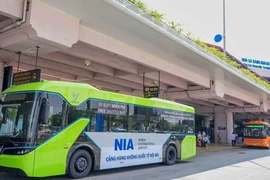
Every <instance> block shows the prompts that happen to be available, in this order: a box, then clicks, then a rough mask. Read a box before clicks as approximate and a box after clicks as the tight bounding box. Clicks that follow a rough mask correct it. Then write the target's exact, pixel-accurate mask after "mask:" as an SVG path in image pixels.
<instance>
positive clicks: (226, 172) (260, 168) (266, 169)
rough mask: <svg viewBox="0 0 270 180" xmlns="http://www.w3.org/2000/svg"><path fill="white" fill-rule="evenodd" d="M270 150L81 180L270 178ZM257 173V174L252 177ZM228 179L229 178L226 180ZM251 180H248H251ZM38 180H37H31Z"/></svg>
mask: <svg viewBox="0 0 270 180" xmlns="http://www.w3.org/2000/svg"><path fill="white" fill-rule="evenodd" d="M269 155H270V150H268V149H250V148H243V149H234V150H225V151H219V152H203V153H198V154H197V156H196V157H194V158H192V159H189V160H188V161H180V162H177V163H176V164H175V165H173V166H165V165H162V164H154V165H145V166H137V167H129V168H122V169H112V170H105V171H97V172H93V173H91V174H90V175H89V177H87V178H84V180H126V179H128V180H151V179H153V180H172V179H177V180H178V179H179V180H193V179H194V180H199V179H208V180H209V179H213V180H214V179H219V180H221V179H222V178H224V179H234V180H238V179H239V180H242V179H250V176H248V174H249V173H252V174H251V175H254V177H257V178H256V179H257V180H259V179H265V178H266V179H269V177H270V156H269ZM253 170H254V171H253ZM256 173H257V174H256ZM228 177H230V178H228ZM245 177H246V178H245ZM0 179H1V180H2V179H3V180H15V179H17V180H29V178H24V177H15V176H13V175H8V174H0ZM41 179H44V180H66V179H70V178H69V177H67V176H60V177H50V178H41ZM251 179H252V178H251ZM31 180H39V178H31Z"/></svg>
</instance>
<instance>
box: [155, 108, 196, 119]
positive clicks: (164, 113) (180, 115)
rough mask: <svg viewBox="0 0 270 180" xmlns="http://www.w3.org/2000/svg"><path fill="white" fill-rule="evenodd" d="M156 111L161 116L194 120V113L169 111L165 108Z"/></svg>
mask: <svg viewBox="0 0 270 180" xmlns="http://www.w3.org/2000/svg"><path fill="white" fill-rule="evenodd" d="M154 112H155V113H156V114H157V115H159V116H160V117H161V118H170V119H177V120H194V114H191V113H186V112H179V111H169V110H164V109H154Z"/></svg>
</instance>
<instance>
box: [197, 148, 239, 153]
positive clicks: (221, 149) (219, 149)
mask: <svg viewBox="0 0 270 180" xmlns="http://www.w3.org/2000/svg"><path fill="white" fill-rule="evenodd" d="M240 148H242V146H239V147H228V148H217V149H197V151H196V152H197V153H203V152H218V151H224V150H234V149H240Z"/></svg>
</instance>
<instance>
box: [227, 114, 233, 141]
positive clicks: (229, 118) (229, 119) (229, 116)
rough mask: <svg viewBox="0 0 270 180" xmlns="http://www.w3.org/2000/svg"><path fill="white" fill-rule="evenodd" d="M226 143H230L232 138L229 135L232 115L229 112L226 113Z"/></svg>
mask: <svg viewBox="0 0 270 180" xmlns="http://www.w3.org/2000/svg"><path fill="white" fill-rule="evenodd" d="M226 114H227V142H228V143H231V142H232V138H231V135H232V133H233V130H234V128H233V114H232V113H231V112H227V113H226Z"/></svg>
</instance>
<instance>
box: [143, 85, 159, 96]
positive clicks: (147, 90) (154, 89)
mask: <svg viewBox="0 0 270 180" xmlns="http://www.w3.org/2000/svg"><path fill="white" fill-rule="evenodd" d="M143 92H144V97H145V98H151V97H158V96H159V87H158V86H150V87H144V89H143Z"/></svg>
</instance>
